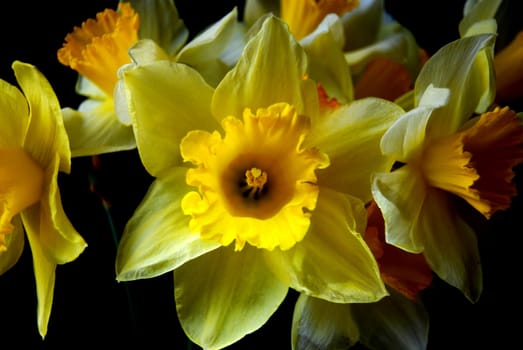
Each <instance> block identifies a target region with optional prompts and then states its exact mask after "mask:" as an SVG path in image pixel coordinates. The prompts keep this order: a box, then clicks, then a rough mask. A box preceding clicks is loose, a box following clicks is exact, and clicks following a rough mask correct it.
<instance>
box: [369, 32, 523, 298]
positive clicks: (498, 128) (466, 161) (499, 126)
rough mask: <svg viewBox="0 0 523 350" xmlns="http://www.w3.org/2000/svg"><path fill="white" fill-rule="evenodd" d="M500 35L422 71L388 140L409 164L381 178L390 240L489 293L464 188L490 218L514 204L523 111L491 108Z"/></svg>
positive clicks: (452, 52) (467, 44)
mask: <svg viewBox="0 0 523 350" xmlns="http://www.w3.org/2000/svg"><path fill="white" fill-rule="evenodd" d="M493 45H494V36H493V35H491V34H481V35H473V36H469V37H465V38H462V39H459V40H457V41H454V42H452V43H449V44H447V45H446V46H444V47H443V48H442V49H440V50H439V51H438V52H437V53H436V54H435V55H434V56H433V57H431V58H430V59H429V61H428V62H427V63H426V65H425V66H424V68H423V70H422V71H421V73H420V75H419V76H418V79H417V81H416V86H415V101H416V103H415V106H416V107H415V108H414V109H412V110H411V111H409V112H408V113H406V114H405V115H404V116H403V117H401V118H400V119H399V120H398V121H397V122H396V123H394V124H393V125H392V126H391V128H390V129H389V130H388V131H387V132H386V133H385V134H384V136H383V138H382V140H381V148H382V150H383V152H384V153H385V154H388V155H391V156H393V157H394V158H395V159H396V160H397V161H398V165H399V167H398V168H397V169H396V170H394V171H392V172H389V173H381V174H376V175H375V176H374V179H373V194H374V198H375V200H376V202H377V204H378V206H379V207H380V209H381V210H382V212H383V215H384V218H385V227H386V239H387V242H389V243H390V244H393V245H396V246H398V247H401V248H402V249H405V250H407V251H410V252H416V253H420V252H423V254H424V256H425V258H426V259H427V262H428V263H429V266H430V267H431V269H432V270H433V271H434V272H435V273H436V274H438V276H440V277H441V278H442V279H443V280H445V281H447V282H448V283H449V284H451V285H453V286H455V287H457V288H459V289H460V290H461V291H462V292H463V293H464V294H465V296H466V297H467V298H468V299H469V300H471V301H475V300H477V299H478V298H479V296H480V294H481V289H482V273H481V266H480V257H479V252H478V247H477V241H476V236H475V233H474V232H473V230H472V228H471V227H470V226H469V224H468V223H467V222H466V221H465V220H464V219H463V218H462V217H460V214H459V212H458V211H457V209H456V206H455V205H454V204H455V201H456V198H461V199H462V200H465V201H467V202H468V203H469V204H470V205H472V206H473V207H474V208H476V209H477V210H478V211H479V212H480V213H481V214H483V215H484V216H485V217H486V218H490V217H491V216H492V215H493V214H494V213H495V212H496V211H499V210H504V209H506V208H508V207H509V206H510V204H511V198H512V197H513V196H514V195H515V194H516V189H515V185H514V183H513V182H512V178H513V176H514V173H513V167H514V166H515V165H517V164H519V163H521V162H522V161H523V149H522V147H523V144H522V142H523V129H522V127H521V123H520V121H519V118H518V117H517V116H516V114H515V113H514V112H513V111H511V110H509V109H508V108H502V109H499V108H496V109H494V110H491V111H489V110H488V108H489V107H490V105H491V103H492V101H493V99H494V93H495V86H494V81H493V65H492V56H493V52H492V48H493ZM458 62H459V64H458ZM475 112H476V113H479V114H480V115H479V116H477V117H474V118H472V119H470V117H472V116H474V113H475Z"/></svg>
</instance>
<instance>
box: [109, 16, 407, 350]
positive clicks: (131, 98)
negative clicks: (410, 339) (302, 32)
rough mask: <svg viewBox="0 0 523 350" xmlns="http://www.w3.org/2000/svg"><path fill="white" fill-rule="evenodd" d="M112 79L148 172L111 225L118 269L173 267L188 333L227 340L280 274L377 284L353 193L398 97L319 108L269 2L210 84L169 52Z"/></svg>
mask: <svg viewBox="0 0 523 350" xmlns="http://www.w3.org/2000/svg"><path fill="white" fill-rule="evenodd" d="M123 82H124V86H125V87H126V96H127V97H128V105H129V108H130V115H131V117H132V120H133V126H134V127H135V135H136V139H137V145H138V151H139V154H140V157H141V159H142V162H143V164H144V166H145V168H146V169H147V171H148V172H149V173H150V174H151V175H153V176H154V177H155V180H154V182H153V183H152V185H151V187H150V189H149V191H148V193H147V194H146V196H145V198H144V200H143V201H142V203H141V204H140V206H139V207H138V208H137V210H136V211H135V213H134V215H133V216H132V217H131V219H130V220H129V222H128V224H127V225H126V228H125V231H124V233H123V235H122V239H121V241H120V245H119V248H118V253H117V259H116V272H117V279H118V280H120V281H129V280H135V279H141V278H152V277H155V276H158V275H161V274H164V273H166V272H169V271H174V284H175V300H176V305H177V313H178V316H179V319H180V322H181V325H182V327H183V329H184V330H185V332H186V334H187V335H188V336H189V338H190V339H192V340H193V341H194V342H195V343H197V344H199V345H200V346H202V347H203V348H206V349H218V348H223V347H225V346H227V345H229V344H232V343H234V342H235V341H237V340H239V339H240V338H242V337H243V336H245V335H246V334H247V333H250V332H253V331H255V330H256V329H258V328H259V327H261V326H262V325H263V324H264V323H265V322H266V321H267V320H268V319H269V317H270V316H271V315H272V314H273V313H274V311H275V310H276V309H277V308H278V306H279V305H280V304H281V302H282V301H283V300H284V298H285V296H286V294H287V292H288V289H289V287H290V288H293V289H295V290H297V291H300V292H303V293H306V294H307V295H311V296H315V297H318V298H323V299H325V300H329V301H333V302H371V301H376V300H379V299H380V298H382V297H383V296H385V295H386V294H387V292H386V290H385V287H384V285H383V282H382V280H381V278H380V273H379V268H378V266H377V263H376V261H375V259H374V257H373V255H372V252H371V251H370V249H369V248H368V246H367V245H366V244H365V242H364V241H363V238H362V233H363V231H364V230H365V223H366V211H365V208H364V204H363V203H364V202H367V201H369V200H370V199H371V197H372V196H371V191H370V176H371V174H372V173H373V172H375V171H386V170H387V169H390V167H391V165H392V160H391V159H389V158H387V157H383V156H382V155H381V152H380V150H379V139H380V137H381V135H383V133H384V132H385V130H386V129H387V127H388V126H390V125H391V124H392V123H393V122H394V121H395V120H396V119H397V117H398V116H399V115H402V114H403V113H404V111H403V110H402V109H401V108H400V107H398V106H397V105H395V104H393V103H392V102H388V101H386V100H382V99H375V98H369V99H364V100H360V101H353V102H351V103H350V104H347V105H340V106H337V107H336V106H335V107H336V108H327V109H323V112H320V110H321V108H320V106H319V100H320V99H319V96H318V88H317V86H316V83H315V82H314V81H313V80H311V79H310V78H308V75H307V56H306V54H305V52H304V50H303V49H302V48H301V47H300V46H299V45H298V43H297V42H296V41H295V39H294V38H293V36H292V35H291V34H290V32H289V31H288V30H287V27H286V26H285V24H284V23H283V22H281V21H280V20H279V19H277V18H276V17H274V16H269V17H268V18H267V19H266V20H265V21H264V22H263V24H262V26H261V30H260V31H258V32H257V34H256V35H255V36H253V38H252V39H251V40H250V41H249V43H248V44H247V46H246V47H245V49H244V50H243V52H242V55H241V57H240V59H239V60H238V62H237V64H236V65H235V67H234V68H233V69H232V70H231V71H229V72H228V73H227V75H226V76H225V77H224V79H223V80H222V81H221V82H220V83H219V84H218V86H217V87H216V88H213V87H212V86H210V85H209V84H207V83H206V82H205V80H204V79H203V78H202V77H201V75H199V74H198V72H197V71H195V70H194V69H192V68H190V67H188V66H187V65H184V64H180V63H174V62H169V61H155V62H151V63H148V64H143V65H137V66H135V67H133V68H131V69H127V70H125V71H124V72H123ZM329 109H330V110H331V111H330V113H328V112H327V110H329ZM379 169H381V170H379Z"/></svg>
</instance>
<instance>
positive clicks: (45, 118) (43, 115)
mask: <svg viewBox="0 0 523 350" xmlns="http://www.w3.org/2000/svg"><path fill="white" fill-rule="evenodd" d="M12 67H13V70H14V72H15V76H16V79H17V81H18V84H20V87H21V89H22V91H23V93H24V95H25V97H26V99H27V102H28V103H29V110H30V113H31V114H30V122H29V128H28V130H27V134H26V137H25V143H24V149H25V150H26V151H27V152H29V153H30V154H31V156H32V157H33V159H34V160H36V161H37V162H38V163H40V164H41V165H42V166H47V165H48V164H49V163H50V162H51V161H52V160H53V158H54V157H55V155H56V154H58V156H59V157H60V158H59V159H60V170H61V171H63V172H69V171H70V169H71V151H70V147H69V138H68V136H67V133H66V131H65V128H64V125H63V120H62V111H61V109H60V104H59V102H58V99H57V97H56V95H55V92H54V91H53V88H52V87H51V85H50V84H49V82H48V81H47V79H46V78H45V77H44V76H43V75H42V73H40V71H38V69H37V68H36V67H34V66H33V65H30V64H27V63H22V62H19V61H15V62H14V63H13V65H12Z"/></svg>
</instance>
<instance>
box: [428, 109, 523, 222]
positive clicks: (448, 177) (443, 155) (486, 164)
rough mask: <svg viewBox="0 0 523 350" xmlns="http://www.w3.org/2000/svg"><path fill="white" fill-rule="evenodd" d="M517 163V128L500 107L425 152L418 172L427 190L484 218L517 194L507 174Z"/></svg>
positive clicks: (521, 131) (521, 136)
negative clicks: (445, 194) (455, 198)
mask: <svg viewBox="0 0 523 350" xmlns="http://www.w3.org/2000/svg"><path fill="white" fill-rule="evenodd" d="M521 162H523V126H522V125H521V121H520V119H519V118H518V117H517V115H516V113H515V112H514V111H512V110H509V109H508V108H507V107H505V108H502V109H500V108H496V109H495V110H494V111H492V112H487V113H484V114H483V115H481V117H480V118H479V119H478V121H477V122H476V123H475V124H474V125H473V126H472V127H470V128H468V129H466V130H463V131H461V132H458V133H456V134H453V135H450V136H448V137H446V138H443V139H440V140H437V141H436V142H434V143H433V144H431V145H430V146H428V147H427V148H426V149H425V152H424V159H423V165H422V169H423V172H424V174H425V178H426V179H427V181H428V182H429V184H430V185H431V186H433V187H438V188H440V189H443V190H445V191H448V192H451V193H454V194H456V195H458V196H460V197H461V198H463V199H465V200H466V201H467V202H468V203H469V204H471V205H472V206H473V207H474V208H476V209H477V210H478V211H479V212H481V213H482V214H483V215H484V216H485V217H486V218H490V217H491V216H492V214H494V213H495V212H496V211H499V210H505V209H507V208H508V207H509V206H510V204H511V200H512V197H513V196H515V195H516V194H517V190H516V186H515V184H514V183H513V182H512V179H513V177H514V171H513V168H514V167H515V166H516V165H517V164H519V163H521Z"/></svg>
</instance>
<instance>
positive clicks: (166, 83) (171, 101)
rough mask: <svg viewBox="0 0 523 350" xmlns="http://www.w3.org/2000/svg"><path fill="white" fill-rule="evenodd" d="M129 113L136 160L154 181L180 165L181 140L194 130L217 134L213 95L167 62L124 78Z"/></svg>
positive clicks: (189, 73)
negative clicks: (158, 176) (140, 160)
mask: <svg viewBox="0 0 523 350" xmlns="http://www.w3.org/2000/svg"><path fill="white" fill-rule="evenodd" d="M123 79H124V83H125V89H126V97H127V103H128V106H129V113H130V116H131V119H132V120H133V128H134V134H135V138H136V143H137V146H138V151H139V152H140V157H141V159H142V161H143V163H144V166H145V168H146V169H147V171H148V172H149V173H150V174H151V175H153V176H155V175H156V174H158V173H159V172H161V171H162V170H164V169H168V168H171V167H172V166H175V165H178V164H180V163H181V162H182V159H181V156H180V150H179V145H180V140H181V139H182V138H183V137H184V136H185V134H186V133H187V132H188V131H190V130H194V129H203V130H215V129H217V128H218V124H217V123H216V122H215V121H214V120H213V118H212V116H211V113H210V102H211V96H212V93H213V89H212V88H211V87H210V86H209V85H207V83H205V81H204V80H203V78H202V77H201V76H200V75H199V74H198V73H197V72H196V71H195V70H193V69H192V68H190V67H187V66H186V65H183V64H177V63H173V62H169V61H156V62H152V63H149V64H144V65H138V66H136V67H134V68H131V69H128V70H125V71H124V72H123Z"/></svg>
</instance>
